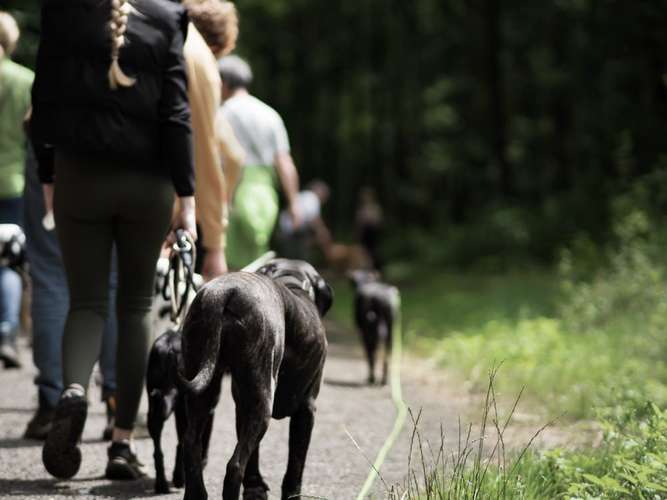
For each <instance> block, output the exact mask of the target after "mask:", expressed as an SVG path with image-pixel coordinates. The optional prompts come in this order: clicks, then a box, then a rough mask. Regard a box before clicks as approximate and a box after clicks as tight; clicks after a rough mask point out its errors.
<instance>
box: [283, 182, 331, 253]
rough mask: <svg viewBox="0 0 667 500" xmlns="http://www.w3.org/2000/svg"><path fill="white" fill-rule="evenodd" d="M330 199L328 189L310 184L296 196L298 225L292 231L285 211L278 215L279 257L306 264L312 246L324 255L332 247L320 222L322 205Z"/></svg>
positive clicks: (326, 228) (289, 218)
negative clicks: (314, 245)
mask: <svg viewBox="0 0 667 500" xmlns="http://www.w3.org/2000/svg"><path fill="white" fill-rule="evenodd" d="M329 196H330V191H329V186H327V185H326V184H325V183H324V182H322V181H320V180H315V181H312V182H311V183H309V184H308V186H307V188H306V189H305V190H304V191H301V192H300V193H299V194H298V196H297V201H296V202H297V206H298V209H299V212H300V214H301V225H300V226H299V227H295V226H294V224H293V223H292V219H291V217H290V216H289V213H288V212H287V211H283V212H282V213H281V214H280V220H279V222H278V229H279V233H278V242H279V246H280V248H279V250H280V254H281V256H283V257H287V258H291V259H302V260H308V257H309V249H310V246H311V243H313V242H314V243H315V244H316V245H317V246H318V247H319V248H320V250H322V253H324V254H325V255H326V253H327V250H328V249H329V248H330V246H331V243H332V238H331V232H330V231H329V228H328V227H327V225H326V224H325V223H324V220H323V219H322V205H324V204H325V203H326V202H327V201H328V200H329Z"/></svg>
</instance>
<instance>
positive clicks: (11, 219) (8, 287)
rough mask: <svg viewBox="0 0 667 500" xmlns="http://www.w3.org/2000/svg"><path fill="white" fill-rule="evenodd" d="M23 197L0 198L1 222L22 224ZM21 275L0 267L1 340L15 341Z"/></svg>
mask: <svg viewBox="0 0 667 500" xmlns="http://www.w3.org/2000/svg"><path fill="white" fill-rule="evenodd" d="M22 216H23V199H22V198H6V199H3V200H0V224H17V225H19V226H20V225H22V218H23V217H22ZM22 292H23V284H22V283H21V277H20V276H19V275H18V273H16V271H13V270H12V269H9V268H8V267H0V340H1V341H3V342H5V341H9V342H14V341H15V339H16V332H17V331H18V328H19V315H20V313H21V294H22Z"/></svg>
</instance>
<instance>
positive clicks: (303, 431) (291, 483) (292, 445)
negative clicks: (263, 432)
mask: <svg viewBox="0 0 667 500" xmlns="http://www.w3.org/2000/svg"><path fill="white" fill-rule="evenodd" d="M314 424H315V401H314V400H312V399H311V400H309V401H308V402H307V403H306V404H304V405H303V406H302V407H301V408H300V409H299V410H298V411H297V412H296V413H295V414H294V415H292V417H291V418H290V422H289V460H288V462H287V472H285V477H284V478H283V485H282V497H281V498H282V500H287V499H288V498H301V497H300V494H301V482H302V480H303V469H304V467H305V465H306V456H307V454H308V447H309V446H310V437H311V434H312V432H313V425H314Z"/></svg>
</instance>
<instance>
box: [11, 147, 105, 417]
mask: <svg viewBox="0 0 667 500" xmlns="http://www.w3.org/2000/svg"><path fill="white" fill-rule="evenodd" d="M24 200H25V226H24V231H25V233H26V241H27V254H28V262H29V263H30V277H31V279H32V311H31V313H32V327H33V334H32V335H33V361H34V363H35V366H36V367H37V369H38V370H39V374H38V375H37V378H36V379H35V383H36V384H37V387H38V390H39V404H40V406H41V407H47V408H52V407H55V405H56V403H57V402H58V398H59V397H60V393H61V392H62V390H63V382H62V378H63V375H62V339H63V332H64V329H65V319H66V318H67V311H68V309H69V293H68V289H67V279H66V278H65V271H64V269H63V264H62V260H61V257H60V249H59V247H58V240H57V238H56V232H55V231H46V230H45V229H44V226H43V225H42V219H43V218H44V215H45V208H44V197H43V195H42V186H41V185H40V183H39V179H38V177H37V164H36V161H35V159H34V155H33V154H32V151H29V152H28V160H27V163H26V186H25V193H24ZM114 262H115V259H114ZM116 285H117V282H116V272H115V266H114V270H113V271H112V273H111V276H110V287H111V290H110V293H109V297H110V299H109V307H110V311H114V310H115V305H116ZM116 337H117V327H116V315H115V314H109V317H108V320H107V323H106V326H105V330H104V336H103V339H102V352H101V354H100V358H99V363H100V370H101V372H102V378H103V382H102V384H103V395H106V394H109V393H112V392H115V390H116Z"/></svg>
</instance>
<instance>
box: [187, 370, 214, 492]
mask: <svg viewBox="0 0 667 500" xmlns="http://www.w3.org/2000/svg"><path fill="white" fill-rule="evenodd" d="M221 378H222V375H221V374H220V375H217V376H216V378H215V379H214V380H213V382H212V383H211V385H210V386H209V388H208V389H207V390H206V391H205V392H204V393H202V394H199V395H194V394H187V395H186V397H185V406H186V410H187V414H186V416H187V430H186V432H185V440H184V443H183V465H184V469H185V496H184V497H183V500H206V499H207V498H208V494H207V493H206V486H205V485H204V477H203V468H204V464H203V452H204V447H203V437H204V433H205V432H206V427H207V425H208V422H209V417H210V412H211V411H213V409H214V408H215V402H216V401H217V395H218V394H219V391H220V380H221ZM216 391H217V392H216Z"/></svg>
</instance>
